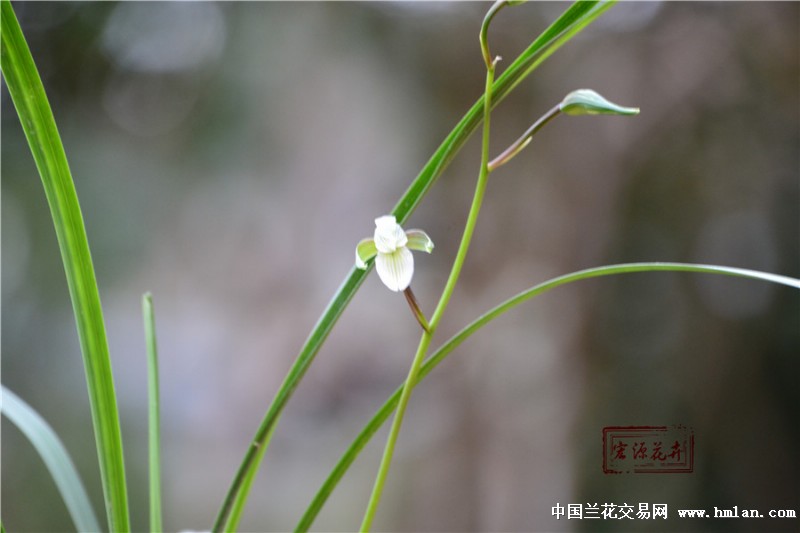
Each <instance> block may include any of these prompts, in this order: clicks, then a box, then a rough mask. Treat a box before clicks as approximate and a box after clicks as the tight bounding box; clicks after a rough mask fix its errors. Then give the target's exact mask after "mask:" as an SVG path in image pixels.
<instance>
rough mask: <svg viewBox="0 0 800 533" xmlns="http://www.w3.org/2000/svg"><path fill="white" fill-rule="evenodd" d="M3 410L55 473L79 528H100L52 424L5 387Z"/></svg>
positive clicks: (56, 480) (52, 472)
mask: <svg viewBox="0 0 800 533" xmlns="http://www.w3.org/2000/svg"><path fill="white" fill-rule="evenodd" d="M0 411H2V412H3V414H4V415H5V416H6V418H8V420H9V421H11V422H12V423H13V424H14V425H15V426H17V428H18V429H19V430H20V431H21V432H22V434H23V435H25V437H27V438H28V440H29V441H30V442H31V444H32V445H33V447H34V448H35V449H36V451H37V452H38V453H39V456H40V457H41V458H42V461H44V464H45V466H47V470H48V471H49V472H50V475H51V476H52V477H53V481H55V483H56V486H57V487H58V492H59V493H60V494H61V498H63V500H64V503H65V504H66V506H67V511H69V514H70V516H71V517H72V522H73V523H74V524H75V528H76V529H77V530H78V531H100V524H99V523H98V522H97V517H96V516H95V514H94V510H93V509H92V504H91V503H90V500H89V495H88V494H87V493H86V489H85V488H84V486H83V483H82V482H81V478H80V476H79V475H78V470H77V469H76V468H75V464H74V463H73V462H72V459H71V458H70V456H69V453H68V452H67V449H66V448H65V447H64V444H63V443H62V442H61V439H59V438H58V435H56V433H55V431H53V428H51V427H50V425H49V424H48V423H47V422H46V421H45V420H44V418H42V416H41V415H40V414H39V413H37V412H36V411H35V410H34V409H33V408H32V407H31V406H30V405H28V404H27V403H25V402H24V401H23V400H22V399H21V398H20V397H19V396H17V395H16V394H14V393H13V392H11V391H10V390H8V389H7V388H6V387H5V386H3V387H2V400H1V401H0Z"/></svg>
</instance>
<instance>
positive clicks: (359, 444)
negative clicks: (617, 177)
mask: <svg viewBox="0 0 800 533" xmlns="http://www.w3.org/2000/svg"><path fill="white" fill-rule="evenodd" d="M634 272H695V273H705V274H719V275H726V276H734V277H742V278H750V279H755V280H759V281H767V282H771V283H776V284H780V285H785V286H788V287H793V288H795V289H800V280H799V279H794V278H789V277H787V276H780V275H777V274H770V273H766V272H758V271H755V270H747V269H742V268H731V267H724V266H716V265H697V264H686V263H627V264H621V265H607V266H602V267H595V268H589V269H586V270H581V271H578V272H572V273H570V274H564V275H561V276H558V277H556V278H553V279H550V280H547V281H545V282H543V283H539V284H538V285H534V286H533V287H530V288H528V289H526V290H524V291H522V292H520V293H519V294H517V295H515V296H513V297H511V298H509V299H507V300H505V301H504V302H502V303H501V304H499V305H497V306H496V307H494V308H493V309H491V310H489V311H487V312H486V313H484V314H483V315H481V316H480V317H478V318H477V319H475V320H474V321H473V322H471V323H470V324H469V325H468V326H466V327H464V328H463V329H462V330H461V331H459V332H458V333H457V334H456V335H454V336H453V337H451V338H450V339H449V340H448V341H447V342H445V343H444V344H443V345H442V346H440V347H439V348H438V349H437V350H436V351H435V352H434V353H433V354H432V355H431V356H430V357H429V358H428V359H426V360H425V362H424V363H423V364H422V366H421V367H420V370H419V374H418V375H417V382H420V381H421V380H422V379H424V378H425V377H426V376H427V375H428V374H430V372H431V371H432V370H433V369H434V368H436V366H438V365H439V364H440V363H441V362H442V361H444V359H445V358H446V357H447V356H448V355H450V354H451V353H452V352H453V351H454V350H455V349H456V348H457V347H458V346H460V345H461V344H462V343H463V342H464V341H466V340H467V339H468V338H469V337H470V336H472V334H474V333H475V332H477V331H478V330H479V329H481V328H483V327H484V326H486V325H487V324H489V323H490V322H491V321H493V320H494V319H496V318H499V317H500V316H502V315H503V314H505V313H506V312H508V311H511V310H512V309H514V308H515V307H517V306H518V305H520V304H522V303H524V302H526V301H528V300H530V299H532V298H534V297H535V296H538V295H540V294H543V293H545V292H548V291H550V290H552V289H555V288H557V287H560V286H562V285H567V284H570V283H574V282H577V281H583V280H588V279H592V278H597V277H605V276H616V275H622V274H631V273H634ZM403 389H404V387H403V385H401V386H400V388H398V389H397V390H395V392H394V393H393V394H392V395H391V396H390V397H389V399H388V400H386V403H384V404H383V405H382V406H381V408H380V409H379V410H378V412H377V413H376V414H375V416H373V418H372V419H371V420H370V421H369V423H367V425H366V426H364V428H363V429H362V430H361V433H359V434H358V436H357V437H356V438H355V440H354V441H353V442H352V444H351V445H350V447H349V448H348V449H347V451H346V452H345V453H344V454H343V455H342V457H341V458H340V459H339V462H338V463H337V464H336V466H335V467H334V468H333V470H332V471H331V472H330V474H329V475H328V478H327V479H326V480H325V482H324V483H323V484H322V486H321V487H320V489H319V491H318V492H317V494H316V496H315V497H314V499H313V500H312V502H311V504H310V505H309V506H308V509H306V512H305V513H304V514H303V517H302V518H301V519H300V522H299V523H298V524H297V527H296V528H295V532H296V533H305V532H306V531H308V530H309V528H310V527H311V525H312V524H313V523H314V520H315V519H316V517H317V515H318V514H319V512H320V510H321V509H322V507H323V505H324V504H325V502H326V501H327V500H328V497H329V496H330V495H331V493H332V492H333V490H334V489H335V488H336V486H337V485H338V483H339V481H340V480H341V479H342V477H344V475H345V473H346V472H347V470H348V468H350V465H351V464H353V462H354V461H355V459H356V457H357V456H358V454H359V453H360V452H361V450H363V449H364V447H365V446H366V445H367V443H368V442H369V440H370V439H371V438H372V437H373V435H375V433H376V432H377V431H378V429H379V428H380V426H381V425H382V424H383V423H384V422H385V421H386V420H387V419H388V418H389V416H390V415H391V414H392V411H394V409H395V406H397V404H398V403H399V401H400V396H401V395H402V392H403Z"/></svg>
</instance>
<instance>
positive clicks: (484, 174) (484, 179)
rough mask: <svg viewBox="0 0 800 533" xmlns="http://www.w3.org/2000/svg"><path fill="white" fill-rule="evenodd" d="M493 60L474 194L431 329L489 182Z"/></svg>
mask: <svg viewBox="0 0 800 533" xmlns="http://www.w3.org/2000/svg"><path fill="white" fill-rule="evenodd" d="M494 66H495V65H494V62H492V63H491V64H490V65H489V68H487V69H486V97H485V98H486V100H485V103H484V108H483V139H482V146H481V169H480V172H479V173H478V183H477V185H476V186H475V194H474V196H473V197H472V206H471V207H470V210H469V215H468V216H467V223H466V225H465V226H464V234H463V235H462V236H461V244H460V245H459V247H458V252H457V253H456V258H455V261H453V268H452V269H451V270H450V277H449V278H447V283H446V284H445V287H444V291H443V292H442V296H441V298H439V304H438V305H437V306H436V310H435V311H434V312H433V316H432V317H431V322H430V326H431V331H436V327H437V326H438V325H439V322H440V321H441V320H442V315H443V314H444V312H445V309H447V304H449V303H450V297H451V296H452V295H453V290H454V289H455V287H456V283H457V282H458V277H459V275H460V274H461V268H462V267H463V266H464V259H466V257H467V251H468V250H469V243H470V242H471V241H472V234H473V233H474V232H475V225H476V224H477V222H478V214H479V213H480V210H481V204H482V203H483V197H484V195H485V193H486V184H487V183H488V182H489V163H488V162H489V115H490V112H491V108H492V106H491V101H490V98H491V87H492V83H493V81H494Z"/></svg>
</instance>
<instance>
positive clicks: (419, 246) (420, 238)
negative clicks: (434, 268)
mask: <svg viewBox="0 0 800 533" xmlns="http://www.w3.org/2000/svg"><path fill="white" fill-rule="evenodd" d="M406 237H408V244H406V246H408V247H409V248H411V249H412V250H418V251H420V252H428V253H431V252H432V251H433V241H432V240H431V238H430V237H428V234H427V233H425V232H424V231H422V230H420V229H410V230H408V231H407V232H406Z"/></svg>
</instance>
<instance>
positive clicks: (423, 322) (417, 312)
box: [403, 287, 431, 333]
mask: <svg viewBox="0 0 800 533" xmlns="http://www.w3.org/2000/svg"><path fill="white" fill-rule="evenodd" d="M403 294H404V295H405V297H406V301H407V302H408V306H409V307H411V312H412V313H414V318H416V319H417V322H419V325H420V326H422V329H423V330H425V332H427V333H430V332H431V327H430V325H429V324H428V319H426V318H425V314H424V313H423V312H422V309H420V308H419V302H417V298H416V297H415V296H414V291H412V290H411V287H406V290H404V291H403Z"/></svg>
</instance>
